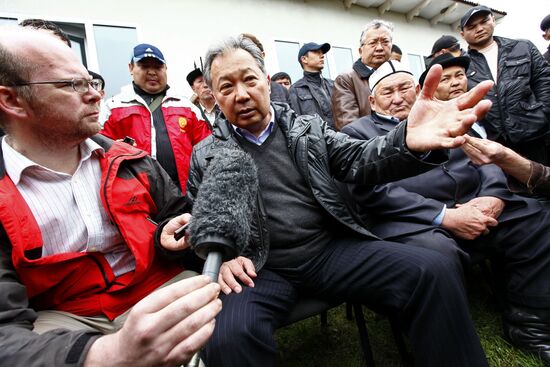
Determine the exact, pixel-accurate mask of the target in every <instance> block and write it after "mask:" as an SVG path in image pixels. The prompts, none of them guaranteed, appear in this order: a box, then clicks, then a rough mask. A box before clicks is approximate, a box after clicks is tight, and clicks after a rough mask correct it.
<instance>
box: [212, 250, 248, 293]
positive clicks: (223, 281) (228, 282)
mask: <svg viewBox="0 0 550 367" xmlns="http://www.w3.org/2000/svg"><path fill="white" fill-rule="evenodd" d="M252 278H256V269H255V268H254V264H252V261H250V259H248V258H246V257H243V256H239V257H237V258H236V259H233V260H230V261H226V262H224V263H223V264H222V266H221V267H220V275H219V277H218V283H220V286H221V289H222V292H223V293H225V294H229V293H231V292H235V293H240V292H241V291H242V287H241V285H240V284H239V282H238V281H237V280H240V281H241V282H242V283H243V284H244V285H246V286H247V287H254V281H253V280H252Z"/></svg>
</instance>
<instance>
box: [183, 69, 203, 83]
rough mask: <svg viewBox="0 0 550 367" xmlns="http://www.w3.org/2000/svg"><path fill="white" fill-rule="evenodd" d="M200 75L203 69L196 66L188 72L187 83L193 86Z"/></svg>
mask: <svg viewBox="0 0 550 367" xmlns="http://www.w3.org/2000/svg"><path fill="white" fill-rule="evenodd" d="M199 76H202V70H201V69H199V68H195V69H193V70H191V72H190V73H189V74H187V77H186V79H187V83H189V86H191V87H192V86H193V83H194V82H195V79H197V78H198V77H199Z"/></svg>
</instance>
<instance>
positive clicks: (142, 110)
mask: <svg viewBox="0 0 550 367" xmlns="http://www.w3.org/2000/svg"><path fill="white" fill-rule="evenodd" d="M128 68H129V70H130V74H132V79H133V82H132V85H128V86H125V87H123V88H122V90H121V93H120V94H117V95H116V96H114V97H112V98H110V99H108V100H107V101H106V103H105V107H106V108H105V109H104V111H103V113H102V117H101V118H102V122H103V130H101V133H102V134H103V135H105V136H107V137H109V138H111V139H117V140H118V139H124V138H125V137H126V136H128V137H130V138H132V139H134V141H135V145H136V147H138V148H140V149H143V150H145V151H146V152H147V153H149V154H150V155H151V157H153V158H155V159H156V160H157V161H158V162H159V163H160V165H161V166H162V168H164V169H165V170H166V172H167V173H168V174H169V175H170V178H171V179H172V180H173V181H174V182H175V183H176V185H177V186H179V187H180V188H181V190H182V191H183V192H185V184H186V182H187V174H188V171H189V157H190V156H191V151H192V150H193V146H194V145H195V144H197V143H198V142H199V141H201V140H202V139H204V138H205V137H207V136H208V135H210V129H209V127H208V124H207V123H206V122H205V121H203V120H202V119H200V111H199V110H198V109H197V108H196V107H195V106H194V105H193V104H192V103H191V102H190V101H189V100H188V99H187V98H185V97H183V96H180V95H178V94H175V93H174V92H172V90H171V89H170V87H169V86H168V84H167V73H166V70H167V67H166V61H165V59H164V55H163V54H162V52H161V51H160V50H159V49H158V48H156V47H155V46H153V45H149V44H146V43H142V44H139V45H137V46H136V47H134V50H133V52H132V59H131V60H130V64H129V65H128Z"/></svg>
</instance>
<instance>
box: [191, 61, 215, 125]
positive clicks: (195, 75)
mask: <svg viewBox="0 0 550 367" xmlns="http://www.w3.org/2000/svg"><path fill="white" fill-rule="evenodd" d="M186 79H187V83H189V86H190V87H191V89H192V90H193V93H195V95H196V96H197V98H196V102H194V103H195V106H197V108H198V109H199V110H200V111H201V116H202V119H203V120H204V121H206V122H207V123H208V125H209V126H210V127H212V125H214V121H215V120H216V113H217V112H218V111H219V108H218V104H217V103H216V100H215V99H214V95H213V94H212V91H211V90H210V88H208V85H206V83H205V81H204V76H203V75H202V70H201V69H199V68H195V69H193V70H191V72H190V73H189V74H187V78H186Z"/></svg>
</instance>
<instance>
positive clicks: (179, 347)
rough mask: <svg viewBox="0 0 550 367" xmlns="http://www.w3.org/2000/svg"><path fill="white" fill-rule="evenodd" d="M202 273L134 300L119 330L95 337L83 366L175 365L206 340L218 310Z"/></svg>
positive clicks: (212, 290)
mask: <svg viewBox="0 0 550 367" xmlns="http://www.w3.org/2000/svg"><path fill="white" fill-rule="evenodd" d="M219 291H220V286H219V285H218V284H217V283H211V282H210V280H209V278H208V277H206V276H202V275H199V276H196V277H192V278H188V279H184V280H181V281H179V282H176V283H174V284H171V285H169V286H166V287H164V288H161V289H158V290H157V291H155V292H153V293H151V294H150V295H149V296H147V297H145V298H144V299H142V300H141V301H140V302H138V303H137V304H136V305H135V306H134V307H133V308H132V310H131V311H130V313H129V315H128V318H127V319H126V322H125V323H124V326H123V327H122V329H120V330H119V331H117V332H116V333H114V334H110V335H106V336H103V337H101V338H99V339H97V340H96V341H95V342H94V343H93V344H92V346H91V347H90V350H89V351H88V354H87V356H86V360H85V362H84V365H85V366H104V365H105V364H108V365H109V366H179V365H181V364H185V363H186V362H188V361H189V360H190V359H191V357H192V356H193V355H194V354H195V353H196V352H197V351H198V350H199V349H200V348H201V347H202V346H203V345H204V344H205V343H206V342H207V341H208V339H209V338H210V336H211V335H212V332H213V330H214V324H215V320H214V318H215V317H216V315H217V314H218V313H219V312H220V310H221V308H222V304H221V301H220V300H219V299H218V294H219Z"/></svg>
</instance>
